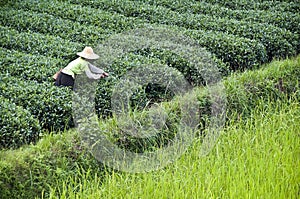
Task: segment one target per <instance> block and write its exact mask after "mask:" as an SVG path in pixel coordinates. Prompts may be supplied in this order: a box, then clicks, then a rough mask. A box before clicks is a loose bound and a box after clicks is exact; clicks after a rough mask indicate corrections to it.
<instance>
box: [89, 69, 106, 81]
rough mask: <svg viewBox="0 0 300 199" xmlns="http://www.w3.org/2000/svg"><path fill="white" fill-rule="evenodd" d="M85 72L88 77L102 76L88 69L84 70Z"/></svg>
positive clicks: (96, 77) (98, 77)
mask: <svg viewBox="0 0 300 199" xmlns="http://www.w3.org/2000/svg"><path fill="white" fill-rule="evenodd" d="M85 74H86V76H87V77H88V78H90V79H100V78H101V77H102V74H95V73H92V72H91V71H90V70H89V69H87V70H85Z"/></svg>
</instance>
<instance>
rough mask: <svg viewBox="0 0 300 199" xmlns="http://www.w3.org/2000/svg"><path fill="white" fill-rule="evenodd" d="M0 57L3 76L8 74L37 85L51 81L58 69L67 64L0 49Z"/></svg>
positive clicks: (53, 59) (58, 60)
mask: <svg viewBox="0 0 300 199" xmlns="http://www.w3.org/2000/svg"><path fill="white" fill-rule="evenodd" d="M0 57H1V60H0V65H1V66H2V73H3V74H9V75H11V76H14V77H17V78H19V79H23V80H35V81H37V82H39V83H42V82H44V81H53V80H52V75H53V74H54V73H55V72H57V71H58V70H59V68H60V67H62V66H64V65H67V64H68V63H67V62H66V61H65V60H62V59H55V58H51V59H49V57H46V56H42V55H36V54H26V53H23V52H19V51H16V50H8V49H6V48H1V47H0Z"/></svg>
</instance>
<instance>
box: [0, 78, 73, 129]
mask: <svg viewBox="0 0 300 199" xmlns="http://www.w3.org/2000/svg"><path fill="white" fill-rule="evenodd" d="M0 80H1V81H0V95H1V96H4V97H6V98H9V99H10V100H11V102H13V103H15V104H16V105H18V106H23V107H24V108H25V109H26V110H28V111H29V112H30V113H31V114H32V115H33V116H34V117H35V118H37V119H38V120H39V124H40V126H41V127H42V128H44V129H48V130H59V129H64V128H68V127H70V126H72V112H71V111H72V107H71V105H72V104H71V92H70V89H68V88H59V87H54V86H53V85H52V83H47V82H46V83H37V82H34V81H23V80H21V79H19V78H16V77H12V76H10V77H5V76H0Z"/></svg>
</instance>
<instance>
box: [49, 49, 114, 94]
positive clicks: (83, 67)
mask: <svg viewBox="0 0 300 199" xmlns="http://www.w3.org/2000/svg"><path fill="white" fill-rule="evenodd" d="M77 55H78V56H79V57H78V58H77V59H75V60H73V61H71V62H70V63H69V64H68V65H67V66H66V67H65V68H63V69H62V70H60V71H59V72H58V73H57V74H56V77H55V85H56V86H68V87H71V88H72V89H73V88H74V82H75V78H76V75H80V74H83V73H85V74H86V75H87V77H88V78H89V79H94V80H97V79H100V78H104V77H107V76H108V74H107V73H106V72H104V71H103V70H102V69H100V68H98V67H96V66H94V65H93V64H91V62H93V61H95V60H97V59H99V55H97V54H95V53H94V51H93V49H92V48H91V47H89V46H87V47H85V48H84V49H83V51H82V52H78V53H77Z"/></svg>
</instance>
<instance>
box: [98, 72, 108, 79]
mask: <svg viewBox="0 0 300 199" xmlns="http://www.w3.org/2000/svg"><path fill="white" fill-rule="evenodd" d="M105 77H108V73H106V72H104V73H102V74H101V75H100V78H105Z"/></svg>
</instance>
